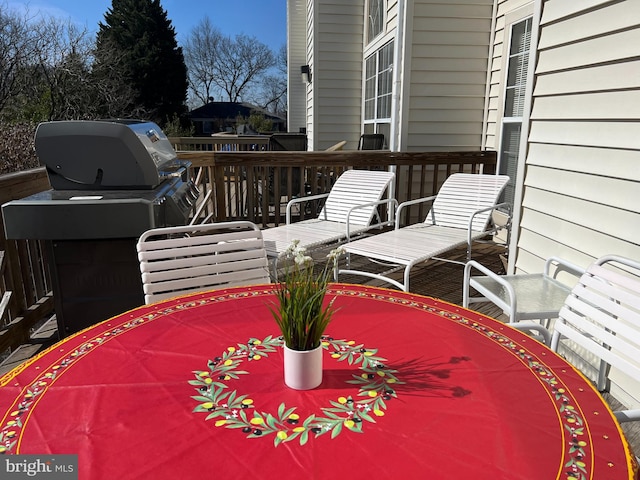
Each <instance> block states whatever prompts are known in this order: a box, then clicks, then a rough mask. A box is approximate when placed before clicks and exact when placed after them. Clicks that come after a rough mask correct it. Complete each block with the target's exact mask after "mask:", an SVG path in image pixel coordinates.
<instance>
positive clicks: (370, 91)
mask: <svg viewBox="0 0 640 480" xmlns="http://www.w3.org/2000/svg"><path fill="white" fill-rule="evenodd" d="M394 53H395V39H393V38H392V39H391V40H389V41H388V42H387V43H385V44H384V45H382V46H381V47H380V48H378V49H376V50H375V51H374V52H372V53H371V54H370V55H368V56H367V57H366V58H365V59H364V66H363V72H364V82H363V85H364V86H363V95H362V98H363V112H362V121H363V131H364V133H384V134H385V138H387V139H388V138H389V135H390V125H391V117H392V115H393V75H394V72H393V70H394V62H393V61H394ZM371 61H373V63H374V65H373V66H372V65H371V64H370V62H371Z"/></svg>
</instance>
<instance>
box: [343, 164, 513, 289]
mask: <svg viewBox="0 0 640 480" xmlns="http://www.w3.org/2000/svg"><path fill="white" fill-rule="evenodd" d="M508 181H509V177H508V176H506V175H478V174H467V173H455V174H453V175H451V176H450V177H449V178H447V180H446V181H445V182H444V184H443V185H442V187H440V190H439V192H438V194H437V195H435V196H431V197H426V198H419V199H416V200H409V201H407V202H403V203H401V204H400V205H399V206H398V209H397V212H396V224H395V229H394V230H392V231H389V232H384V233H381V234H379V235H374V236H371V237H368V238H363V239H359V240H355V241H353V242H350V243H348V244H346V245H345V246H344V250H345V251H346V253H347V262H348V263H347V268H345V269H340V270H337V271H336V280H337V278H338V276H339V275H340V274H352V275H362V276H365V277H370V278H375V279H378V280H382V281H384V282H387V283H390V284H392V285H394V286H396V287H397V288H399V289H401V290H404V291H409V275H410V272H411V269H412V268H413V267H414V266H415V265H417V264H419V263H422V262H424V261H426V260H428V259H431V258H435V257H437V256H438V255H441V254H442V253H445V252H447V251H449V250H452V249H454V248H456V247H458V246H460V245H464V244H467V260H470V259H471V244H472V242H473V241H474V240H475V239H478V238H481V237H484V236H486V235H487V234H488V233H491V232H492V230H490V229H488V226H489V220H490V218H491V212H492V210H494V209H495V208H497V207H499V206H507V205H506V204H500V205H498V204H497V201H498V198H499V197H500V194H501V192H502V190H503V189H504V187H505V185H506V184H507V182H508ZM423 202H433V204H432V207H431V211H430V212H429V214H428V215H427V218H426V220H425V221H424V222H423V223H418V224H414V225H410V226H406V227H400V220H401V218H402V210H403V209H404V208H405V207H408V206H409V205H415V204H418V203H423ZM351 255H360V256H363V257H366V258H368V259H371V260H372V261H374V262H379V263H383V264H389V265H391V266H392V268H391V270H390V271H387V272H384V273H373V272H368V271H363V270H352V269H351V268H350V266H349V262H350V256H351ZM403 267H404V281H402V282H400V281H397V280H395V279H393V278H391V277H389V276H388V275H389V273H390V272H391V271H395V270H399V269H401V268H403Z"/></svg>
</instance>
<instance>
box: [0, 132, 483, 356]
mask: <svg viewBox="0 0 640 480" xmlns="http://www.w3.org/2000/svg"><path fill="white" fill-rule="evenodd" d="M173 140H174V145H176V147H178V156H179V157H180V158H182V159H187V160H190V161H191V162H192V176H193V178H194V180H195V181H196V183H197V184H198V187H199V188H200V190H201V201H200V204H199V211H198V212H197V219H196V221H199V222H202V221H224V220H232V219H239V218H242V219H248V220H251V221H253V222H254V223H256V224H258V225H260V226H262V227H268V226H272V225H277V224H280V223H282V222H283V221H284V207H283V205H284V204H285V203H286V201H287V200H288V199H290V198H293V197H295V196H304V195H310V194H315V193H321V192H327V191H329V189H330V188H331V183H332V181H333V179H335V178H337V176H338V175H339V174H340V173H342V172H343V171H344V170H345V169H349V168H364V169H387V168H389V167H393V168H395V170H396V182H395V185H394V191H393V195H395V196H396V198H397V199H398V201H403V200H407V199H412V198H418V197H423V196H428V195H434V194H435V193H437V191H438V189H439V188H440V185H441V184H442V182H444V180H445V179H446V178H447V177H448V176H449V175H451V174H452V173H455V172H461V171H464V172H475V173H480V172H485V173H494V172H495V168H496V154H495V152H444V153H439V152H411V153H410V152H388V151H332V152H282V151H280V152H276V151H256V150H255V147H252V145H258V143H244V144H239V143H235V144H233V143H231V144H229V143H227V144H221V143H217V144H216V145H218V146H214V143H212V142H219V141H220V140H219V139H217V138H216V139H214V140H213V141H212V140H211V139H209V138H205V139H180V142H175V139H173ZM230 140H231V139H227V141H230ZM246 140H247V141H248V142H249V141H252V142H255V141H257V140H256V139H253V138H252V139H248V138H247V139H246ZM259 140H260V141H264V139H259ZM189 142H191V143H189ZM209 145H212V146H209ZM224 145H231V146H229V147H226V146H224ZM233 145H235V147H234V146H233ZM229 150H232V151H229ZM234 150H235V151H234ZM49 188H50V186H49V182H48V178H47V175H46V172H45V170H44V168H38V169H34V170H29V171H26V172H21V173H15V174H9V175H2V176H0V204H3V203H5V202H8V201H10V200H15V199H20V198H23V197H26V196H29V195H32V194H34V193H37V192H40V191H43V190H47V189H49ZM278 207H281V208H278ZM422 208H424V207H420V208H418V207H416V209H415V210H413V211H409V212H407V213H408V214H409V215H411V216H412V217H416V216H417V217H422V218H424V216H425V215H426V213H427V212H426V211H425V210H422ZM317 213H318V205H312V206H311V207H309V208H302V209H300V211H298V212H296V215H297V216H298V218H304V217H308V216H315V215H317ZM0 252H4V253H3V254H0V313H1V312H2V309H3V308H4V310H5V312H6V313H5V314H4V318H2V317H0V320H2V321H3V323H2V324H0V358H1V355H2V354H3V353H4V352H6V351H11V350H13V349H15V348H17V347H18V346H19V345H21V344H22V343H24V342H26V341H27V339H28V336H29V331H30V329H32V328H33V326H34V325H35V324H37V323H38V322H39V321H40V320H42V319H44V318H47V317H48V316H50V315H51V314H52V313H53V308H54V307H53V298H52V294H51V282H50V276H49V271H48V266H47V262H46V259H45V258H44V256H43V252H42V248H41V246H40V242H39V241H36V240H29V241H25V240H19V241H13V240H6V239H5V238H4V225H3V221H2V217H1V216H0ZM7 292H11V293H10V295H7ZM3 299H4V300H3ZM5 304H6V305H5Z"/></svg>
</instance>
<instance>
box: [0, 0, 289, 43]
mask: <svg viewBox="0 0 640 480" xmlns="http://www.w3.org/2000/svg"><path fill="white" fill-rule="evenodd" d="M6 3H7V4H8V6H9V7H10V8H11V9H12V10H16V11H21V10H23V9H25V8H28V11H29V13H30V14H35V13H37V12H42V13H45V14H47V15H53V16H55V17H59V18H62V19H71V21H73V22H74V23H77V24H78V25H80V26H83V27H86V28H87V29H88V30H89V31H90V32H97V31H98V23H100V22H104V14H105V13H106V12H107V10H109V9H110V8H111V0H25V1H15V0H9V1H7V2H6ZM160 3H161V5H162V8H164V10H166V12H167V17H168V18H169V20H171V23H172V25H173V27H174V29H175V31H176V37H177V39H178V43H182V42H183V41H184V40H186V38H187V37H188V35H189V32H190V31H191V29H192V28H193V27H195V26H196V25H197V24H198V23H199V22H200V20H202V19H203V18H204V17H206V16H208V17H209V19H210V20H211V24H212V25H213V26H214V27H217V28H218V29H219V30H220V31H221V32H222V33H223V34H225V35H231V36H235V35H240V34H244V35H248V36H251V37H256V38H257V39H258V40H259V41H260V42H262V43H264V44H266V45H268V46H269V47H270V48H271V49H272V50H273V51H278V50H279V49H280V47H281V46H282V45H285V44H286V42H287V30H286V28H287V3H286V0H161V2H160Z"/></svg>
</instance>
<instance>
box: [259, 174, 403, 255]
mask: <svg viewBox="0 0 640 480" xmlns="http://www.w3.org/2000/svg"><path fill="white" fill-rule="evenodd" d="M394 177H395V175H394V174H393V172H380V171H368V170H347V171H346V172H344V173H343V174H342V175H340V176H339V177H338V179H337V180H336V182H335V183H334V185H333V186H332V187H331V191H330V192H329V193H323V194H320V195H310V196H307V197H301V198H296V199H293V200H291V201H290V202H289V203H288V204H287V213H286V224H285V225H280V226H278V227H274V228H267V229H264V230H263V231H262V236H263V238H264V244H265V248H266V250H267V254H268V256H269V257H270V258H271V259H273V260H274V263H275V261H277V259H278V257H280V256H282V254H283V253H284V252H285V251H286V249H287V248H288V247H289V246H290V245H291V243H292V242H293V240H299V242H300V243H299V246H300V247H304V248H306V249H307V250H312V249H314V248H317V247H320V246H323V245H328V244H331V243H334V242H343V241H349V240H350V239H351V237H352V236H353V235H356V234H361V233H363V232H365V231H366V230H369V229H371V228H374V227H377V226H381V225H385V224H387V222H381V221H378V223H375V224H372V223H371V222H372V220H373V218H374V216H376V215H377V207H378V205H384V204H387V205H389V206H390V208H391V209H392V210H393V208H394V207H395V206H396V205H397V201H396V200H395V199H394V198H388V199H384V200H381V198H382V195H383V194H384V192H385V190H387V188H388V187H389V185H390V184H391V182H392V181H393V179H394ZM321 198H326V201H325V204H324V206H323V207H322V210H321V211H320V214H319V215H318V217H317V218H314V219H310V220H303V221H301V222H295V223H292V221H291V210H292V208H294V206H296V205H297V204H299V203H303V202H308V201H310V200H318V199H321Z"/></svg>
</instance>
